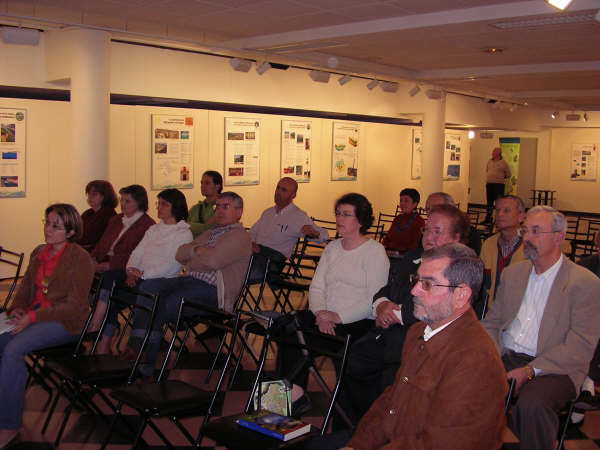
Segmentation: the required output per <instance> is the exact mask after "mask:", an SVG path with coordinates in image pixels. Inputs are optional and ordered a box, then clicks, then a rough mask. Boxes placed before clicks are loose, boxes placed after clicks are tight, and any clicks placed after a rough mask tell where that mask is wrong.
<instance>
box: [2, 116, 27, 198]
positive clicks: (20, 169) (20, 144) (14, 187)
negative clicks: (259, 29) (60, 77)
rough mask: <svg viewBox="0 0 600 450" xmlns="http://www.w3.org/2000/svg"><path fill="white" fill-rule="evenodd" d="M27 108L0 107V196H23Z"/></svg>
mask: <svg viewBox="0 0 600 450" xmlns="http://www.w3.org/2000/svg"><path fill="white" fill-rule="evenodd" d="M26 152H27V110H25V109H9V108H0V197H25V192H26V190H25V156H26Z"/></svg>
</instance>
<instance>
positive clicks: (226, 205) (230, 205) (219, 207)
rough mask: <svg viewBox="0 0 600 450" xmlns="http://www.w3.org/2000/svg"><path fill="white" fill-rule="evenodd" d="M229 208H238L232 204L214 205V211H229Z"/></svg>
mask: <svg viewBox="0 0 600 450" xmlns="http://www.w3.org/2000/svg"><path fill="white" fill-rule="evenodd" d="M231 208H238V206H235V205H234V204H233V203H216V204H215V209H231Z"/></svg>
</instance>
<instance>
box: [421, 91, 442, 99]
mask: <svg viewBox="0 0 600 450" xmlns="http://www.w3.org/2000/svg"><path fill="white" fill-rule="evenodd" d="M425 95H426V96H427V98H428V99H429V100H439V99H441V98H442V91H441V90H439V89H427V90H426V91H425Z"/></svg>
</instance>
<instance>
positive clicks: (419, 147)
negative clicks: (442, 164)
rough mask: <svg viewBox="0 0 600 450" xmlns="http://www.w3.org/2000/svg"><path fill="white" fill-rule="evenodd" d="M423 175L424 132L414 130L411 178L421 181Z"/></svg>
mask: <svg viewBox="0 0 600 450" xmlns="http://www.w3.org/2000/svg"><path fill="white" fill-rule="evenodd" d="M422 175H423V132H422V131H421V130H420V129H418V130H417V129H416V128H415V129H413V140H412V162H411V166H410V178H411V179H412V180H420V179H421V176H422Z"/></svg>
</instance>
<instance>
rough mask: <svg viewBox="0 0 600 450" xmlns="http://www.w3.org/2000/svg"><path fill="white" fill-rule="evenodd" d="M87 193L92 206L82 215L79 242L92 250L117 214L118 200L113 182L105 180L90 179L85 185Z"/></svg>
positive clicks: (88, 249)
mask: <svg viewBox="0 0 600 450" xmlns="http://www.w3.org/2000/svg"><path fill="white" fill-rule="evenodd" d="M85 195H86V197H87V203H88V205H90V208H89V209H86V210H85V211H84V212H83V214H82V215H81V220H82V222H83V235H82V236H81V238H79V239H78V240H77V243H78V244H79V245H81V246H82V247H83V248H85V249H86V250H87V251H88V252H91V251H92V250H93V249H94V247H95V245H96V244H97V243H98V241H99V240H100V238H101V237H102V234H103V233H104V230H106V227H107V226H108V222H109V221H110V219H111V218H112V217H113V216H114V215H115V214H116V212H115V208H116V206H117V204H118V202H117V194H115V190H114V189H113V187H112V184H110V183H109V182H108V181H105V180H93V181H90V182H89V183H88V184H87V186H86V187H85Z"/></svg>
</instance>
